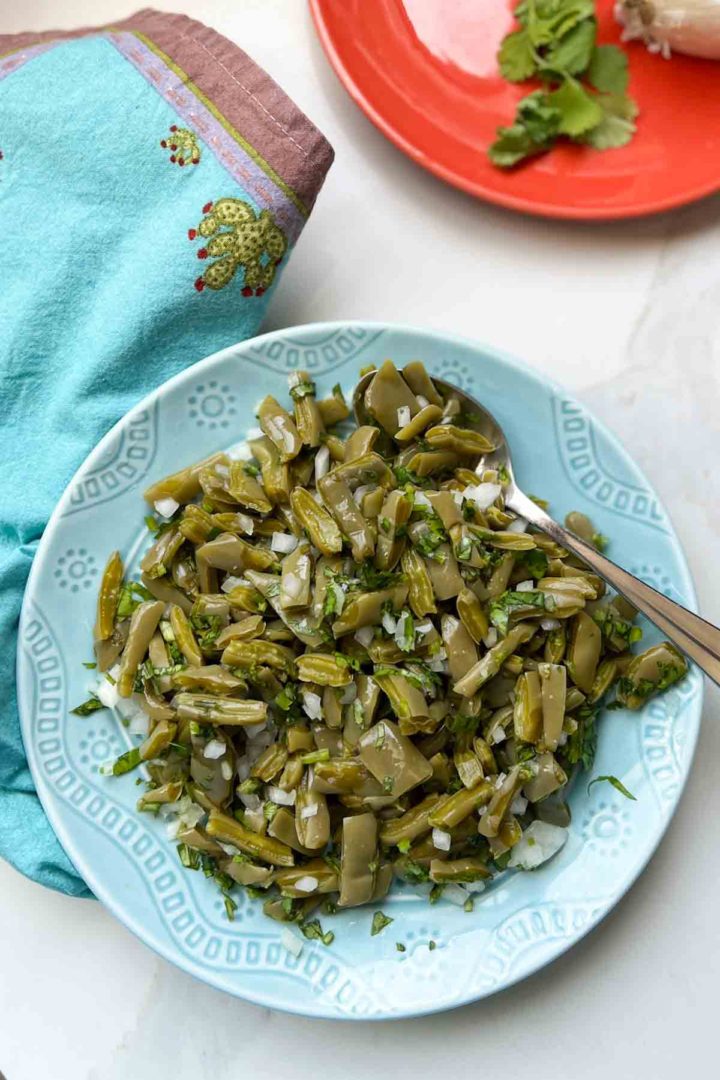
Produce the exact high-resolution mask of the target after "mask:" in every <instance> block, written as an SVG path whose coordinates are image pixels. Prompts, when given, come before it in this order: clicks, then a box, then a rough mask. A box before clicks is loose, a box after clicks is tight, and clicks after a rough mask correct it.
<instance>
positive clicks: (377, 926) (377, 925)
mask: <svg viewBox="0 0 720 1080" xmlns="http://www.w3.org/2000/svg"><path fill="white" fill-rule="evenodd" d="M394 921H395V920H394V919H391V918H390V916H389V915H385V914H383V912H382V911H376V912H375V914H374V915H373V918H372V928H371V930H370V935H371V936H372V937H375V935H376V934H380V933H382V931H383V930H384V929H385V927H386V926H389V925H390V923H391V922H394Z"/></svg>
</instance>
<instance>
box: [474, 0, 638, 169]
mask: <svg viewBox="0 0 720 1080" xmlns="http://www.w3.org/2000/svg"><path fill="white" fill-rule="evenodd" d="M515 18H516V19H517V21H518V23H519V24H520V26H519V29H517V30H513V31H512V32H511V33H510V34H507V35H506V36H505V38H503V41H502V43H501V45H500V50H499V52H498V63H499V65H500V72H501V74H502V75H503V77H504V78H506V79H507V80H508V81H509V82H514V83H520V82H525V81H526V80H527V79H539V80H540V81H541V82H542V83H544V84H545V85H544V88H543V89H541V90H535V91H533V92H532V93H530V94H528V95H527V96H526V97H524V98H522V100H521V101H520V102H519V103H518V106H517V112H516V115H515V120H514V122H513V123H512V124H511V125H509V126H508V127H500V128H498V131H497V138H496V140H495V142H494V143H493V144H492V146H491V147H490V148H489V150H488V154H489V157H490V160H491V161H492V162H493V164H495V165H498V166H499V167H500V168H503V169H510V168H513V166H515V165H518V164H519V163H520V162H522V161H525V160H527V159H528V158H530V157H534V156H535V155H537V154H542V153H545V152H546V151H548V150H550V149H552V147H553V146H555V144H556V143H557V141H558V140H559V139H562V138H565V139H569V140H571V141H572V142H577V143H585V144H587V145H589V146H593V147H594V148H595V149H596V150H609V149H611V148H613V147H618V146H625V144H626V143H628V142H629V141H630V139H631V138H632V136H633V134H634V133H635V118H636V117H637V113H638V108H637V105H636V104H635V102H634V101H633V99H632V98H631V97H630V96H629V95H628V93H627V87H628V80H629V75H628V61H627V56H626V55H625V53H624V52H622V50H621V49H618V48H617V46H615V45H598V44H597V43H596V38H597V19H596V16H595V4H594V2H593V0H521V3H520V4H518V6H517V7H516V9H515Z"/></svg>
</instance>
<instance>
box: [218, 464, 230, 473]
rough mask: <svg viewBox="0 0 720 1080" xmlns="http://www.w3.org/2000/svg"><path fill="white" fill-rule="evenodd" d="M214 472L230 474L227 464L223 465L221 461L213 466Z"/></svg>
mask: <svg viewBox="0 0 720 1080" xmlns="http://www.w3.org/2000/svg"><path fill="white" fill-rule="evenodd" d="M215 472H216V473H217V475H218V476H229V475H230V469H229V467H228V466H227V465H223V464H222V463H221V464H219V465H216V466H215Z"/></svg>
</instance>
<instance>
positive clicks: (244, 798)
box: [239, 792, 262, 811]
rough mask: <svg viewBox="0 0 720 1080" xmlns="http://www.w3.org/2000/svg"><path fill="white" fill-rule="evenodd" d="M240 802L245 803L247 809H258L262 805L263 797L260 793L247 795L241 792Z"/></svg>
mask: <svg viewBox="0 0 720 1080" xmlns="http://www.w3.org/2000/svg"><path fill="white" fill-rule="evenodd" d="M239 794H240V802H241V803H242V804H243V806H244V807H245V809H246V810H250V811H256V810H259V809H260V807H261V806H262V799H261V798H260V796H259V795H245V794H243V792H240V793H239Z"/></svg>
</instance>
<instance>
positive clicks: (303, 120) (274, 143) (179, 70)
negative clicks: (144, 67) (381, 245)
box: [0, 8, 335, 217]
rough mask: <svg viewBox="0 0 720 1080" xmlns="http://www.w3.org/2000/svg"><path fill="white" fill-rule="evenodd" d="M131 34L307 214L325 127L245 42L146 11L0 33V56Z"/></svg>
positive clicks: (328, 158)
mask: <svg viewBox="0 0 720 1080" xmlns="http://www.w3.org/2000/svg"><path fill="white" fill-rule="evenodd" d="M93 35H97V36H107V35H114V36H118V37H122V36H125V35H132V36H133V37H134V38H135V39H136V40H137V42H138V43H139V44H140V43H144V44H145V45H146V46H148V48H150V49H151V50H152V51H153V52H154V53H156V54H157V55H159V56H160V57H162V58H163V59H164V60H165V61H166V62H168V61H169V66H170V67H171V68H172V70H173V71H174V73H175V75H176V76H177V79H178V81H179V82H180V83H182V84H184V86H185V87H187V88H188V89H190V90H192V91H194V92H195V93H196V95H197V96H198V97H199V99H200V100H201V101H204V102H207V101H210V102H212V103H213V106H214V107H215V108H216V109H217V110H218V111H219V113H221V114H222V117H223V119H224V120H225V121H226V123H227V126H228V127H229V129H230V131H231V132H233V131H234V132H235V133H236V134H237V132H240V131H241V132H242V136H243V138H244V139H246V140H247V141H248V142H249V144H251V149H252V150H253V151H254V152H255V153H256V154H257V155H258V157H259V158H260V159H261V160H262V161H263V162H264V163H266V164H267V165H268V166H269V169H270V171H271V173H273V174H274V175H276V176H278V177H280V178H281V179H282V180H283V181H284V182H285V184H286V185H288V186H289V188H290V189H291V192H292V195H294V196H295V198H293V200H292V201H293V202H295V205H296V207H297V209H298V210H299V211H300V213H301V214H302V216H303V217H307V216H308V215H309V213H310V210H311V209H312V207H313V205H314V203H315V200H316V198H317V196H318V193H319V192H320V189H321V187H322V185H323V182H324V180H325V176H326V174H327V171H328V169H329V168H330V166H331V164H332V162H333V159H334V156H335V155H334V150H333V148H332V146H331V145H330V143H329V142H328V140H327V139H326V138H325V136H324V135H323V134H322V132H321V131H320V130H319V129H318V128H317V127H316V126H315V124H313V122H312V121H311V120H310V119H309V117H308V116H307V115H306V114H305V113H304V112H303V111H302V109H300V107H299V106H298V105H296V104H295V102H294V101H293V100H292V99H291V98H290V97H289V96H288V95H287V94H286V93H285V91H284V90H283V89H282V88H281V87H280V86H279V84H278V83H277V82H276V81H275V80H274V79H273V78H272V77H271V76H270V75H269V74H268V73H267V72H266V71H264V69H263V68H261V67H260V66H259V65H258V64H257V63H256V62H255V61H254V60H253V59H252V58H251V57H250V56H248V55H247V53H245V52H244V51H243V50H242V49H241V48H240V46H238V45H236V44H235V43H234V42H232V41H230V40H229V39H228V38H226V37H225V36H224V35H223V34H220V33H219V32H218V31H216V30H214V29H212V27H209V26H206V25H205V24H204V23H201V22H199V21H198V20H196V19H191V18H190V17H189V16H187V15H180V14H176V13H171V12H161V11H156V10H155V9H152V8H144V9H142V10H140V11H138V12H136V13H135V14H134V15H131V16H129V18H127V19H124V20H122V21H120V22H118V23H113V24H109V25H106V26H99V27H98V26H95V27H82V28H78V29H75V30H60V31H54V30H46V31H40V32H35V31H26V32H23V33H19V34H5V35H0V60H2V59H4V58H5V57H7V56H9V55H10V54H17V53H30V52H32V51H33V50H36V51H45V50H46V49H47V48H48V47H53V46H55V45H61V44H63V43H65V42H67V41H71V40H74V39H78V38H83V37H91V36H93Z"/></svg>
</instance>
